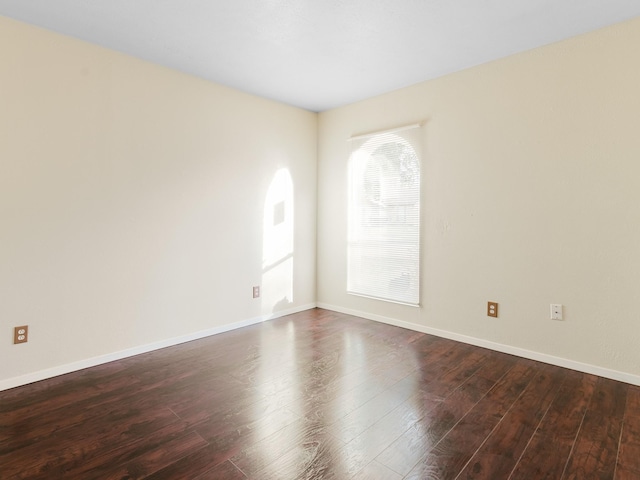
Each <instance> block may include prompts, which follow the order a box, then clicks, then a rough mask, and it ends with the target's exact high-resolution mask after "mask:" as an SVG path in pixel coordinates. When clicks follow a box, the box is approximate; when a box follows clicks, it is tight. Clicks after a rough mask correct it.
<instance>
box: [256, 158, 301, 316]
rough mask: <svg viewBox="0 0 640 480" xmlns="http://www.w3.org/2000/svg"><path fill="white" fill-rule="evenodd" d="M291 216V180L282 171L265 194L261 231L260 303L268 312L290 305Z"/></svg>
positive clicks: (284, 170) (291, 286) (291, 293)
mask: <svg viewBox="0 0 640 480" xmlns="http://www.w3.org/2000/svg"><path fill="white" fill-rule="evenodd" d="M293 214H294V210H293V181H292V180H291V174H290V173H289V170H287V169H286V168H281V169H280V170H278V171H277V172H276V174H275V175H274V177H273V180H272V181H271V185H270V186H269V190H268V191H267V196H266V198H265V202H264V216H263V230H262V235H263V248H262V252H263V253H262V304H263V305H264V306H267V307H268V308H269V310H270V311H271V312H274V311H277V310H281V309H282V308H283V307H286V306H288V305H290V304H291V303H292V302H293V226H294V225H293Z"/></svg>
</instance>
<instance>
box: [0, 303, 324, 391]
mask: <svg viewBox="0 0 640 480" xmlns="http://www.w3.org/2000/svg"><path fill="white" fill-rule="evenodd" d="M315 307H316V304H315V303H309V304H307V305H302V306H300V307H294V308H291V309H288V310H283V311H280V312H276V313H273V314H267V315H261V316H259V317H254V318H250V319H247V320H241V321H239V322H235V323H230V324H227V325H221V326H219V327H213V328H209V329H207V330H200V331H199V332H194V333H189V334H187V335H181V336H179V337H174V338H168V339H166V340H161V341H159V342H154V343H149V344H147V345H140V346H138V347H133V348H128V349H126V350H121V351H119V352H113V353H108V354H106V355H99V356H97V357H92V358H87V359H85V360H80V361H77V362H73V363H67V364H65V365H59V366H57V367H52V368H47V369H46V370H39V371H37V372H32V373H27V374H26V375H21V376H19V377H12V378H7V379H4V380H0V392H1V391H3V390H8V389H10V388H15V387H20V386H22V385H27V384H29V383H33V382H38V381H40V380H46V379H48V378H52V377H57V376H59V375H65V374H67V373H71V372H76V371H78V370H83V369H85V368H90V367H95V366H97V365H102V364H104V363H108V362H113V361H115V360H122V359H123V358H128V357H133V356H134V355H140V354H141V353H148V352H152V351H154V350H159V349H161V348H166V347H172V346H174V345H179V344H181V343H185V342H190V341H192V340H199V339H201V338H205V337H210V336H212V335H218V334H220V333H224V332H229V331H231V330H236V329H238V328H242V327H248V326H250V325H255V324H257V323H262V322H265V321H267V320H274V319H276V318H280V317H284V316H286V315H291V314H293V313H298V312H302V311H304V310H310V309H312V308H315Z"/></svg>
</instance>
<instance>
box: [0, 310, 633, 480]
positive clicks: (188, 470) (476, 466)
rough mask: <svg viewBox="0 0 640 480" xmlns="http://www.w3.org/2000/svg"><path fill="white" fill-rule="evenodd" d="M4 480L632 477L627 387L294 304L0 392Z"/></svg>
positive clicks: (630, 398) (629, 388) (0, 471)
mask: <svg viewBox="0 0 640 480" xmlns="http://www.w3.org/2000/svg"><path fill="white" fill-rule="evenodd" d="M0 478H2V479H3V480H4V479H20V478H28V479H83V480H85V479H134V478H136V479H137V478H148V479H194V480H205V479H207V480H208V479H245V478H252V479H260V480H266V479H279V480H283V479H284V480H287V479H298V478H300V479H325V478H326V479H330V478H331V479H360V480H364V479H368V480H375V479H386V480H397V479H403V478H404V479H490V480H501V479H512V480H516V479H520V480H535V479H553V480H564V479H566V480H569V479H581V480H582V479H617V480H628V479H640V387H637V386H632V385H628V384H625V383H620V382H616V381H613V380H608V379H604V378H599V377H596V376H593V375H588V374H583V373H580V372H575V371H572V370H566V369H563V368H559V367H554V366H550V365H547V364H543V363H537V362H534V361H531V360H525V359H521V358H517V357H513V356H510V355H505V354H502V353H497V352H492V351H490V350H485V349H482V348H477V347H473V346H469V345H466V344H462V343H457V342H454V341H451V340H446V339H442V338H437V337H433V336H430V335H425V334H422V333H417V332H413V331H409V330H404V329H401V328H396V327H392V326H388V325H383V324H379V323H375V322H371V321H368V320H363V319H361V318H356V317H351V316H348V315H343V314H338V313H334V312H330V311H326V310H310V311H307V312H303V313H299V314H296V315H291V316H288V317H284V318H281V319H278V320H274V321H271V322H266V323H263V324H260V325H255V326H252V327H247V328H243V329H240V330H235V331H232V332H229V333H225V334H221V335H217V336H214V337H210V338H207V339H203V340H198V341H194V342H190V343H186V344H183V345H179V346H176V347H171V348H168V349H164V350H158V351H155V352H152V353H148V354H145V355H139V356H137V357H132V358H128V359H125V360H121V361H118V362H113V363H109V364H106V365H102V366H99V367H95V368H91V369H87V370H83V371H80V372H75V373H72V374H69V375H64V376H61V377H57V378H53V379H50V380H46V381H43V382H38V383H34V384H32V385H27V386H24V387H20V388H16V389H12V390H8V391H5V392H0Z"/></svg>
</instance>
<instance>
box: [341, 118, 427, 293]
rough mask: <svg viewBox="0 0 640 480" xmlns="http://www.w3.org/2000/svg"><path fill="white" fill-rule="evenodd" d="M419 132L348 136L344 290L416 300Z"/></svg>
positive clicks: (418, 276)
mask: <svg viewBox="0 0 640 480" xmlns="http://www.w3.org/2000/svg"><path fill="white" fill-rule="evenodd" d="M419 132H420V129H419V128H417V127H414V128H406V129H402V130H396V131H393V132H385V133H378V134H373V135H367V136H360V137H354V138H353V139H351V142H352V154H351V158H350V160H349V220H348V221H349V228H348V236H349V238H348V255H347V258H348V267H347V291H348V292H349V293H352V294H355V295H364V296H367V297H374V298H377V299H381V300H388V301H392V302H400V303H406V304H410V305H418V304H419V301H420V159H419V156H418V153H417V148H416V147H417V145H418V142H417V140H418V133H419Z"/></svg>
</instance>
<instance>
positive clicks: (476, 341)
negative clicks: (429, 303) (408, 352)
mask: <svg viewBox="0 0 640 480" xmlns="http://www.w3.org/2000/svg"><path fill="white" fill-rule="evenodd" d="M317 306H318V308H323V309H325V310H332V311H334V312H339V313H345V314H347V315H353V316H356V317H361V318H366V319H367V320H374V321H376V322H380V323H386V324H388V325H394V326H396V327H402V328H406V329H408V330H414V331H417V332H421V333H428V334H430V335H435V336H436V337H442V338H447V339H449V340H455V341H458V342H462V343H468V344H470V345H475V346H477V347H483V348H488V349H490V350H495V351H497V352H502V353H508V354H510V355H516V356H518V357H523V358H528V359H530V360H536V361H538V362H543V363H548V364H550V365H556V366H558V367H564V368H570V369H571V370H577V371H579V372H583V373H589V374H592V375H598V376H600V377H605V378H610V379H612V380H618V381H620V382H625V383H630V384H632V385H638V386H640V376H639V375H633V374H631V373H626V372H619V371H617V370H611V369H608V368H603V367H598V366H597V365H590V364H588V363H581V362H576V361H574V360H569V359H566V358H561V357H555V356H553V355H548V354H546V353H540V352H534V351H532V350H526V349H524V348H518V347H513V346H511V345H503V344H501V343H496V342H491V341H489V340H483V339H481V338H476V337H470V336H467V335H462V334H459V333H455V332H449V331H446V330H440V329H437V328H431V327H427V326H424V325H418V324H415V323H410V322H405V321H402V320H396V319H394V318H389V317H384V316H381V315H376V314H371V313H366V312H360V311H357V310H351V309H348V308H342V307H337V306H335V305H329V304H326V303H318V304H317Z"/></svg>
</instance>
